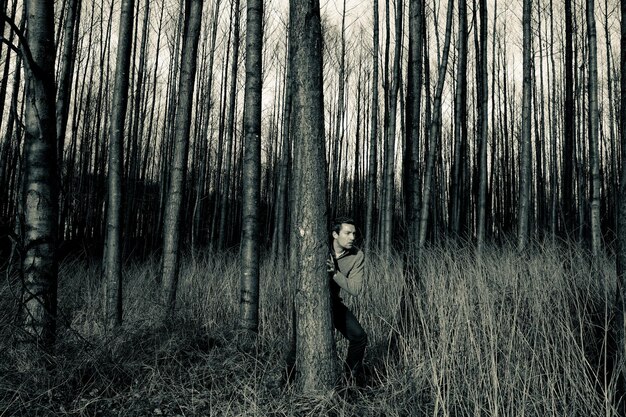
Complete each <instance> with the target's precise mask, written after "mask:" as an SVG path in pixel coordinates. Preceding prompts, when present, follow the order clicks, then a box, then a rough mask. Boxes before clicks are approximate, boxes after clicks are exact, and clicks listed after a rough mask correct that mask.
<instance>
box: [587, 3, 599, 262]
mask: <svg viewBox="0 0 626 417" xmlns="http://www.w3.org/2000/svg"><path fill="white" fill-rule="evenodd" d="M594 3H595V1H594V0H587V42H588V48H589V51H588V54H589V56H588V59H589V80H588V83H587V85H588V91H587V93H588V95H589V99H588V100H589V120H588V123H589V163H590V165H591V190H590V191H591V201H590V203H591V204H590V205H591V207H590V216H591V252H592V253H593V254H594V255H595V256H598V255H599V254H600V249H601V241H602V236H601V231H600V187H601V184H600V156H599V144H598V142H599V141H598V124H599V114H598V43H597V39H596V16H595V4H594Z"/></svg>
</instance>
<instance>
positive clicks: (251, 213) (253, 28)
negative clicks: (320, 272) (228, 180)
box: [239, 0, 263, 340]
mask: <svg viewBox="0 0 626 417" xmlns="http://www.w3.org/2000/svg"><path fill="white" fill-rule="evenodd" d="M262 52H263V0H248V3H247V22H246V90H245V97H244V134H245V137H244V140H245V144H244V146H245V149H244V161H243V163H244V167H243V221H242V227H243V229H242V236H241V260H242V267H241V284H240V297H239V327H240V328H241V329H243V330H245V331H247V332H249V333H251V334H256V333H257V332H258V328H259V215H258V212H259V206H260V201H259V199H260V194H261V88H262V79H261V75H262V74H261V72H262V58H263V55H262ZM245 339H246V338H242V340H245Z"/></svg>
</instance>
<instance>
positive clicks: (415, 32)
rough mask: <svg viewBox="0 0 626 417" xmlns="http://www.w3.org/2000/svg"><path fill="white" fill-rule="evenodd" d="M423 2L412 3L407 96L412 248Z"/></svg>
mask: <svg viewBox="0 0 626 417" xmlns="http://www.w3.org/2000/svg"><path fill="white" fill-rule="evenodd" d="M422 1H423V0H409V67H408V70H407V94H406V124H407V127H406V135H405V138H406V146H405V148H406V149H405V152H404V167H403V174H404V184H403V187H404V193H405V196H406V197H405V205H406V210H405V211H406V223H407V237H408V242H409V246H415V244H416V242H417V239H418V236H419V231H418V227H419V207H420V180H419V138H420V127H421V124H420V118H421V100H422V84H423V82H424V80H423V79H424V76H423V70H422V65H423V64H422V60H423V53H422V49H423V44H424V37H423V34H422V14H423V13H424V9H423V8H422V5H423V4H422Z"/></svg>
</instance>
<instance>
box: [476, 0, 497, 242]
mask: <svg viewBox="0 0 626 417" xmlns="http://www.w3.org/2000/svg"><path fill="white" fill-rule="evenodd" d="M479 5H480V6H479V7H480V18H479V19H480V36H479V45H480V47H479V51H477V52H479V59H478V66H479V68H478V71H477V74H478V80H477V89H478V93H477V95H478V129H477V130H478V142H479V153H478V201H477V204H478V209H477V213H476V217H477V227H476V243H477V248H478V251H479V252H482V251H483V249H484V246H485V241H486V234H487V233H486V229H487V211H488V210H487V181H488V178H487V138H488V134H489V132H488V120H489V116H488V112H489V108H488V106H489V91H488V74H487V13H488V10H487V1H486V0H480V1H479ZM494 7H495V6H494ZM492 169H493V166H492Z"/></svg>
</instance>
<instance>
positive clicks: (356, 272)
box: [333, 251, 365, 297]
mask: <svg viewBox="0 0 626 417" xmlns="http://www.w3.org/2000/svg"><path fill="white" fill-rule="evenodd" d="M364 261H365V256H364V255H363V252H361V251H359V252H358V253H357V255H356V260H355V261H354V266H353V267H352V269H351V270H350V272H348V276H345V275H344V274H343V273H341V272H340V271H339V270H337V271H335V275H334V276H333V279H334V280H335V282H336V283H337V284H338V285H339V286H340V287H341V288H343V289H344V290H346V291H347V292H348V294H350V295H352V296H354V297H358V296H359V294H360V293H361V288H362V287H363V273H364V272H363V271H364V269H363V264H364Z"/></svg>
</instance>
